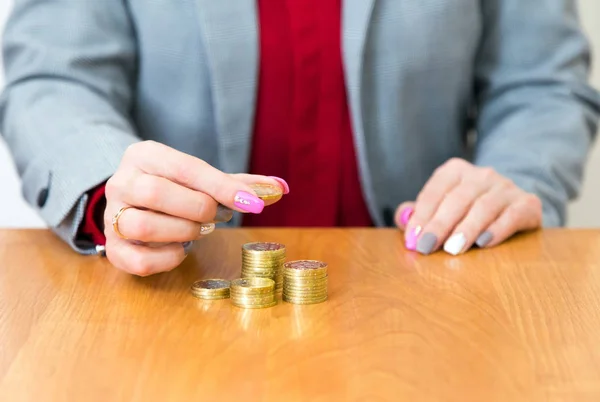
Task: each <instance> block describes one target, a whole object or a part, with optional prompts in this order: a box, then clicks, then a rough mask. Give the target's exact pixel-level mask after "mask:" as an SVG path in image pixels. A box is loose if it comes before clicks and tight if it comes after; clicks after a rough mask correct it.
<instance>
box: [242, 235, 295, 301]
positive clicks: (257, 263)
mask: <svg viewBox="0 0 600 402" xmlns="http://www.w3.org/2000/svg"><path fill="white" fill-rule="evenodd" d="M284 262H285V246H284V245H283V244H280V243H247V244H244V246H243V247H242V275H241V276H242V278H270V279H273V280H274V281H275V291H277V292H281V291H282V290H283V263H284Z"/></svg>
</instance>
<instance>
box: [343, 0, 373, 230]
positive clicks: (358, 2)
mask: <svg viewBox="0 0 600 402" xmlns="http://www.w3.org/2000/svg"><path fill="white" fill-rule="evenodd" d="M375 2H376V0H343V11H342V30H343V37H342V44H343V58H344V71H345V79H346V90H347V93H348V102H349V107H350V110H351V114H352V127H353V130H352V132H353V134H354V143H355V144H356V154H357V156H358V167H359V171H360V177H361V183H362V189H363V195H364V197H365V201H366V203H367V206H368V207H369V211H370V213H371V217H372V219H373V220H374V223H375V224H377V225H381V224H382V219H381V214H380V213H379V211H378V210H377V208H376V205H377V203H376V200H375V198H374V192H373V183H372V180H371V172H370V169H369V165H368V160H367V147H366V141H365V133H364V122H363V108H362V102H363V96H362V80H361V77H362V75H363V67H364V56H365V52H364V50H365V43H366V41H367V33H368V31H369V24H370V22H371V15H372V14H373V8H374V5H375Z"/></svg>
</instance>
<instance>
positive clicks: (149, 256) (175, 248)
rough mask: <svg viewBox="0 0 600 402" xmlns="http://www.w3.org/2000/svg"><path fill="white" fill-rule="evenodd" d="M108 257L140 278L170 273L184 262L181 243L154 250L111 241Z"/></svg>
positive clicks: (114, 263) (115, 264)
mask: <svg viewBox="0 0 600 402" xmlns="http://www.w3.org/2000/svg"><path fill="white" fill-rule="evenodd" d="M106 257H107V258H108V259H109V261H110V262H111V263H112V264H113V265H114V266H115V267H116V268H118V269H120V270H122V271H125V272H128V273H130V274H133V275H138V276H149V275H153V274H156V273H159V272H167V271H170V270H172V269H174V268H176V267H177V266H179V264H181V262H182V261H183V260H184V258H185V252H184V248H183V245H182V244H181V243H171V244H167V245H165V246H163V247H158V248H152V247H146V246H142V245H136V244H132V243H129V242H127V241H125V240H120V239H114V238H113V239H111V241H110V242H107V245H106Z"/></svg>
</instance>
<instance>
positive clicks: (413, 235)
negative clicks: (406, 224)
mask: <svg viewBox="0 0 600 402" xmlns="http://www.w3.org/2000/svg"><path fill="white" fill-rule="evenodd" d="M419 233H421V226H417V227H415V228H413V229H411V230H410V232H408V236H407V237H406V242H405V246H406V248H407V249H409V250H411V251H414V250H416V249H417V239H418V238H419Z"/></svg>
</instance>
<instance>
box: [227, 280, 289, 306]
mask: <svg viewBox="0 0 600 402" xmlns="http://www.w3.org/2000/svg"><path fill="white" fill-rule="evenodd" d="M230 294H231V304H233V305H234V306H237V307H242V308H266V307H273V306H275V305H276V304H277V299H276V296H275V281H273V280H272V279H269V278H241V279H235V280H233V281H231V289H230Z"/></svg>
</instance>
